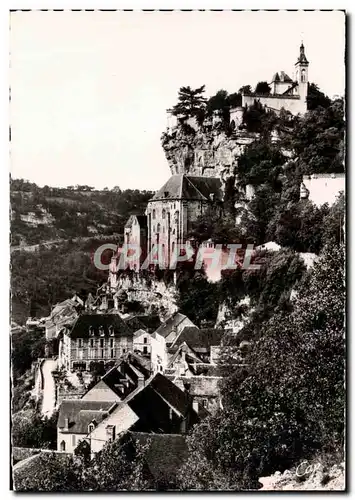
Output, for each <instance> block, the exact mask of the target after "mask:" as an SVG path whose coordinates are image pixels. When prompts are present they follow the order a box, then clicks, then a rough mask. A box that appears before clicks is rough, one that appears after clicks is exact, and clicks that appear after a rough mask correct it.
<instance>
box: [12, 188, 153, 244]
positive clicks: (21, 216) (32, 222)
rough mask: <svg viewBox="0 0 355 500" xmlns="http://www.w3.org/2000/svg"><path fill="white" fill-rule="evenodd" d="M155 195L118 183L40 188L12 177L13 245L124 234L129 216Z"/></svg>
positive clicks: (136, 212) (139, 210) (141, 209)
mask: <svg viewBox="0 0 355 500" xmlns="http://www.w3.org/2000/svg"><path fill="white" fill-rule="evenodd" d="M152 195H153V193H152V192H150V191H139V190H137V189H134V190H132V189H126V190H123V191H121V190H120V189H119V188H118V187H116V188H114V189H112V190H111V191H109V190H108V189H107V190H103V191H96V190H94V189H93V188H90V187H89V186H78V187H76V188H74V187H71V186H69V187H68V188H51V187H49V186H44V187H43V188H40V187H38V186H37V185H36V184H34V183H30V182H28V181H25V180H23V179H11V180H10V200H11V245H13V246H17V245H34V244H39V243H43V242H44V241H51V240H58V239H63V240H68V239H70V238H76V237H97V236H102V235H111V234H122V233H123V227H124V224H125V222H126V221H127V219H128V217H129V216H130V215H131V214H142V213H144V210H145V208H146V205H147V201H148V200H149V198H151V196H152Z"/></svg>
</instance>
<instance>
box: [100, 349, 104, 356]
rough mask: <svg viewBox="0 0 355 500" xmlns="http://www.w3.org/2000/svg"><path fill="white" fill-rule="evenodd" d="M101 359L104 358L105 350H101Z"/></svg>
mask: <svg viewBox="0 0 355 500" xmlns="http://www.w3.org/2000/svg"><path fill="white" fill-rule="evenodd" d="M101 357H102V358H103V357H104V350H103V349H101Z"/></svg>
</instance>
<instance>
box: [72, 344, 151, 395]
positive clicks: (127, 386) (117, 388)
mask: <svg viewBox="0 0 355 500" xmlns="http://www.w3.org/2000/svg"><path fill="white" fill-rule="evenodd" d="M150 376H151V371H150V361H148V360H147V359H145V358H141V357H140V356H138V355H136V354H133V353H128V354H127V355H126V356H123V357H122V358H121V359H120V360H119V361H118V363H117V364H116V365H115V366H113V367H112V368H111V369H110V370H109V371H108V372H107V373H105V375H103V376H102V377H101V379H100V380H99V381H98V382H97V383H96V384H95V385H94V386H93V387H92V388H90V389H89V390H88V391H87V392H86V393H85V394H84V395H83V396H82V399H84V400H86V401H123V400H124V399H125V398H126V397H127V396H128V395H129V394H131V393H132V392H133V391H134V390H135V389H137V388H139V389H141V388H143V387H144V386H145V385H146V383H147V380H148V379H149V378H150Z"/></svg>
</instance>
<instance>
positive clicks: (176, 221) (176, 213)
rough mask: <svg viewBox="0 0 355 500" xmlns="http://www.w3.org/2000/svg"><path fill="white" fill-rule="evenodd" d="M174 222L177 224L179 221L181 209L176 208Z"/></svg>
mask: <svg viewBox="0 0 355 500" xmlns="http://www.w3.org/2000/svg"><path fill="white" fill-rule="evenodd" d="M174 222H175V224H177V223H178V222H179V210H176V212H175V214H174Z"/></svg>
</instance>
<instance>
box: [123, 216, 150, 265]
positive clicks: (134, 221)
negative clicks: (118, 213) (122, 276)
mask: <svg viewBox="0 0 355 500" xmlns="http://www.w3.org/2000/svg"><path fill="white" fill-rule="evenodd" d="M124 245H125V246H126V247H127V248H128V247H130V246H131V247H135V248H136V250H134V248H132V249H131V251H130V252H128V257H129V259H128V260H127V269H132V270H134V271H139V269H140V266H141V264H142V263H143V262H144V261H145V259H146V256H147V217H146V216H145V215H131V216H130V217H129V219H128V221H127V222H126V224H125V227H124ZM138 249H139V250H138Z"/></svg>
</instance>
